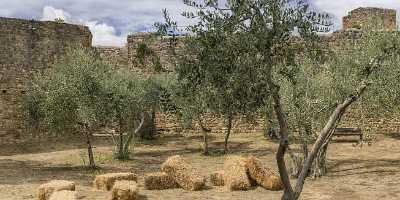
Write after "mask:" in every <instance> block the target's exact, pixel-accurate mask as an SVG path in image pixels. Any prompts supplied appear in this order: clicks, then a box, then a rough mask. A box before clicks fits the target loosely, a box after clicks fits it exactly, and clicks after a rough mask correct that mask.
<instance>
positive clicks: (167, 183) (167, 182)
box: [144, 172, 179, 190]
mask: <svg viewBox="0 0 400 200" xmlns="http://www.w3.org/2000/svg"><path fill="white" fill-rule="evenodd" d="M144 187H145V188H146V189H147V190H165V189H171V188H177V187H179V186H178V184H177V183H176V182H175V180H174V178H173V177H172V176H170V175H168V174H167V173H165V172H156V173H149V174H146V175H145V176H144Z"/></svg>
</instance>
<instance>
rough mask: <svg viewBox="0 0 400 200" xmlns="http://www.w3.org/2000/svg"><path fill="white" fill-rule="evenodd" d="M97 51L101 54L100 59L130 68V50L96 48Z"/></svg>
mask: <svg viewBox="0 0 400 200" xmlns="http://www.w3.org/2000/svg"><path fill="white" fill-rule="evenodd" d="M94 49H95V51H96V52H97V53H99V55H100V57H102V58H103V59H105V60H107V61H109V62H110V63H111V64H113V65H116V66H120V67H126V66H128V63H129V62H128V49H127V47H126V46H125V47H107V46H96V47H94Z"/></svg>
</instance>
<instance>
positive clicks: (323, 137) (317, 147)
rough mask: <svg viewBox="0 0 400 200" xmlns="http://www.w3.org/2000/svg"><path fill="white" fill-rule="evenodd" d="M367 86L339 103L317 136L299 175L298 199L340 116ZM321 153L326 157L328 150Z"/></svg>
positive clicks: (361, 87) (296, 195)
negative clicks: (315, 160)
mask: <svg viewBox="0 0 400 200" xmlns="http://www.w3.org/2000/svg"><path fill="white" fill-rule="evenodd" d="M366 88H367V85H366V84H365V83H364V82H363V83H362V84H361V86H360V87H359V88H358V89H357V91H355V93H354V94H352V95H350V96H349V97H348V98H347V99H345V100H344V101H343V102H342V103H341V104H339V105H337V107H336V109H335V110H334V111H333V113H332V114H331V116H330V117H329V120H328V122H327V123H326V124H325V126H324V128H323V129H322V130H321V132H320V134H319V136H318V138H317V141H316V142H315V143H314V146H313V148H312V150H311V152H310V153H309V156H308V157H307V159H306V161H305V163H304V166H303V169H302V170H301V173H300V175H299V177H298V178H297V182H296V189H295V199H298V198H299V197H300V194H301V192H302V190H303V186H304V182H305V179H306V177H307V176H308V172H309V170H310V168H311V166H312V164H313V163H314V159H315V158H316V157H317V156H318V154H319V153H320V151H321V149H322V148H324V145H325V144H326V147H327V143H329V141H330V139H331V135H332V132H333V129H334V128H335V127H336V125H337V123H338V121H340V118H341V117H342V116H343V114H344V113H345V112H346V110H347V108H348V107H349V106H350V105H351V104H352V103H354V102H355V101H357V99H358V98H359V97H360V96H361V95H362V94H363V92H364V91H365V89H366ZM320 155H321V156H324V157H325V156H326V150H325V152H324V153H323V154H320Z"/></svg>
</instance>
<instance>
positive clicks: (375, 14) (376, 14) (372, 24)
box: [343, 8, 397, 31]
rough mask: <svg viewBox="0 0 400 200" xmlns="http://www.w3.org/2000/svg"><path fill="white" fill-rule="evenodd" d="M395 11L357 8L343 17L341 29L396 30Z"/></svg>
mask: <svg viewBox="0 0 400 200" xmlns="http://www.w3.org/2000/svg"><path fill="white" fill-rule="evenodd" d="M396 20H397V19H396V10H393V9H383V8H357V9H355V10H353V11H351V12H350V13H349V15H348V16H345V17H343V29H344V30H348V29H354V28H355V29H365V28H372V29H375V30H386V31H388V30H390V31H392V30H396V29H397V26H396Z"/></svg>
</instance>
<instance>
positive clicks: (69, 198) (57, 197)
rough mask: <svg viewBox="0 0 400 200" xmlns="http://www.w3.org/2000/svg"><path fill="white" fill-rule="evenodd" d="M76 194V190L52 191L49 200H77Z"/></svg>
mask: <svg viewBox="0 0 400 200" xmlns="http://www.w3.org/2000/svg"><path fill="white" fill-rule="evenodd" d="M77 199H78V195H77V193H76V191H69V190H61V191H57V192H54V193H53V194H52V195H51V196H50V200H77Z"/></svg>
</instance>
